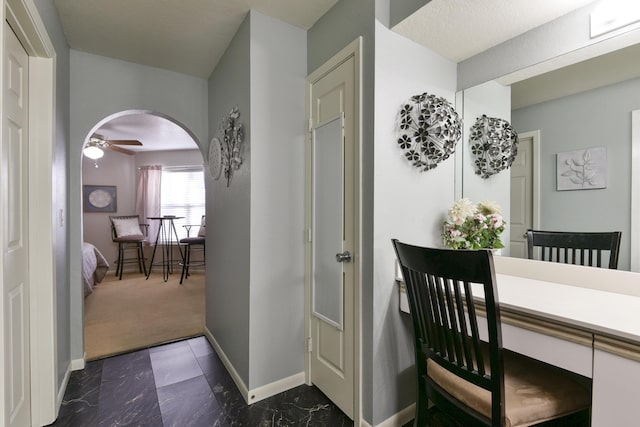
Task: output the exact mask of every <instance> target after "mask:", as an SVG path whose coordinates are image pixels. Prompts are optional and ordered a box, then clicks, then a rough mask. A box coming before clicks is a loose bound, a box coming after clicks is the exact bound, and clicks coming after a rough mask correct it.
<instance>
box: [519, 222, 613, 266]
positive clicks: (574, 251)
mask: <svg viewBox="0 0 640 427" xmlns="http://www.w3.org/2000/svg"><path fill="white" fill-rule="evenodd" d="M621 237H622V233H621V232H619V231H611V232H597V233H592V232H568V231H540V230H527V256H528V257H529V259H539V260H541V261H552V262H561V263H565V264H578V265H587V266H590V267H602V266H603V264H604V265H607V263H606V262H603V258H606V256H607V255H608V257H609V262H608V266H609V268H611V269H617V268H618V253H619V251H620V239H621ZM605 261H606V259H605Z"/></svg>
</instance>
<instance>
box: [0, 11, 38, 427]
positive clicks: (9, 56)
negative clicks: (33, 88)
mask: <svg viewBox="0 0 640 427" xmlns="http://www.w3.org/2000/svg"><path fill="white" fill-rule="evenodd" d="M4 55H5V58H4V59H5V61H4V63H5V68H4V70H3V71H4V76H3V84H4V85H3V94H2V99H3V101H4V103H3V135H2V142H1V145H2V154H1V162H2V163H1V164H2V167H1V168H0V170H1V171H2V175H1V180H2V184H1V188H2V191H1V194H2V203H1V206H2V208H1V209H2V211H1V215H2V227H3V230H2V236H3V239H2V271H3V275H2V298H3V304H2V308H3V324H4V331H3V332H4V334H3V335H4V342H3V344H4V353H3V356H4V381H3V386H4V414H3V416H4V423H3V425H6V426H29V425H31V405H30V402H31V400H30V364H29V359H30V356H29V277H28V276H29V275H28V267H29V258H28V253H29V248H28V241H29V236H28V231H29V228H28V146H27V145H28V141H29V137H28V133H27V132H28V102H27V101H28V94H27V90H28V75H29V72H28V63H29V61H28V60H29V58H28V56H27V53H26V52H25V50H24V48H23V47H22V45H21V44H20V42H19V41H18V38H17V37H16V35H15V34H14V33H13V31H12V30H11V28H10V27H9V25H8V24H7V23H6V22H5V24H4Z"/></svg>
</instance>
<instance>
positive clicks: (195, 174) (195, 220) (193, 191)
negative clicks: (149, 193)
mask: <svg viewBox="0 0 640 427" xmlns="http://www.w3.org/2000/svg"><path fill="white" fill-rule="evenodd" d="M160 213H161V215H163V216H164V215H175V216H177V217H184V218H183V219H180V220H176V221H175V226H176V231H177V233H178V239H182V238H185V237H187V230H186V228H185V227H183V225H187V224H200V221H201V220H202V215H204V214H205V190H204V172H203V168H202V166H180V167H164V168H163V169H162V184H161V189H160ZM197 232H198V227H193V228H192V229H191V233H190V234H189V235H190V236H191V237H193V236H195V233H197Z"/></svg>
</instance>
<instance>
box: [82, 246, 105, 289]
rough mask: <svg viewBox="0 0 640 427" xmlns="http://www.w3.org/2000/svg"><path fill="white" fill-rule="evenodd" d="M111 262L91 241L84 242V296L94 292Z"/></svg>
mask: <svg viewBox="0 0 640 427" xmlns="http://www.w3.org/2000/svg"><path fill="white" fill-rule="evenodd" d="M108 269H109V263H108V262H107V260H106V259H105V257H104V256H103V255H102V253H100V251H99V250H98V248H96V247H95V246H93V245H92V244H91V243H87V242H83V243H82V282H83V284H84V296H87V295H89V294H90V293H91V292H93V287H94V286H95V285H96V284H97V283H100V282H101V281H102V279H104V276H105V275H106V274H107V270H108Z"/></svg>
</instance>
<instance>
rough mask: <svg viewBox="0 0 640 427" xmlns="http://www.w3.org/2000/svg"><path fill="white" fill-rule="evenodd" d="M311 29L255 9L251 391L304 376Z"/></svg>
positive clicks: (253, 31) (252, 93) (253, 39)
mask: <svg viewBox="0 0 640 427" xmlns="http://www.w3.org/2000/svg"><path fill="white" fill-rule="evenodd" d="M306 57H307V37H306V31H304V30H302V29H300V28H297V27H294V26H291V25H289V24H285V23H283V22H281V21H278V20H275V19H273V18H270V17H268V16H265V15H263V14H261V13H258V12H255V11H251V84H250V86H251V135H252V138H251V152H250V155H251V245H250V246H251V248H250V250H251V256H250V259H251V295H250V301H251V303H250V313H251V314H250V316H251V318H250V330H251V332H250V333H251V337H250V345H249V346H250V361H249V365H250V378H249V389H252V388H255V387H259V386H262V385H265V384H268V383H271V382H274V381H277V380H280V379H283V378H286V377H289V376H291V375H294V374H299V373H301V372H303V371H304V355H305V353H304V337H305V335H304V303H303V302H304V239H303V238H302V236H303V235H304V209H305V205H304V182H305V169H304V164H305V163H304V162H305V157H304V153H305V127H304V123H305V77H306V75H307V63H306Z"/></svg>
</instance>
